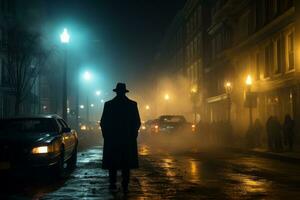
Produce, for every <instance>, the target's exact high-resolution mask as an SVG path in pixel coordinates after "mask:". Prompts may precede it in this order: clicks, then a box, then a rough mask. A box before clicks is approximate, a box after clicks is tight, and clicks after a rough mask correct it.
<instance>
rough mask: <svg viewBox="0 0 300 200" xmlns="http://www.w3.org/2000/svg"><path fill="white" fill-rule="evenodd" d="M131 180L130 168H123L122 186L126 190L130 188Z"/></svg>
mask: <svg viewBox="0 0 300 200" xmlns="http://www.w3.org/2000/svg"><path fill="white" fill-rule="evenodd" d="M129 180H130V169H122V187H123V190H124V191H125V192H127V190H128V184H129Z"/></svg>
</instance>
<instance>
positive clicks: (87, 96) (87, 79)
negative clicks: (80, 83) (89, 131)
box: [83, 71, 92, 123]
mask: <svg viewBox="0 0 300 200" xmlns="http://www.w3.org/2000/svg"><path fill="white" fill-rule="evenodd" d="M83 79H84V80H85V81H86V82H90V81H91V79H92V74H91V73H90V72H89V71H86V72H84V74H83ZM86 121H87V123H89V122H90V105H89V92H87V95H86Z"/></svg>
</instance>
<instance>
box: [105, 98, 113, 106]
mask: <svg viewBox="0 0 300 200" xmlns="http://www.w3.org/2000/svg"><path fill="white" fill-rule="evenodd" d="M112 103H113V99H112V100H109V101H106V102H105V103H104V105H106V106H107V105H111V104H112Z"/></svg>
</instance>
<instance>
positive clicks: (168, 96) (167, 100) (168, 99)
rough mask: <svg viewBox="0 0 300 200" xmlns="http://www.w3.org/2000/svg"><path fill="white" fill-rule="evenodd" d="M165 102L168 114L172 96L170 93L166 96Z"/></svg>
mask: <svg viewBox="0 0 300 200" xmlns="http://www.w3.org/2000/svg"><path fill="white" fill-rule="evenodd" d="M164 100H165V102H166V112H167V113H168V112H169V106H168V104H169V101H170V95H169V94H168V93H166V94H165V96H164ZM168 114H169V113H168Z"/></svg>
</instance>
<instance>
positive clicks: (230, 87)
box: [225, 81, 232, 123]
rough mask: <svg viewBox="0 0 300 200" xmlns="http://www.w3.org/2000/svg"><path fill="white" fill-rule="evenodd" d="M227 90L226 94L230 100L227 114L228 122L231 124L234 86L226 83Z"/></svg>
mask: <svg viewBox="0 0 300 200" xmlns="http://www.w3.org/2000/svg"><path fill="white" fill-rule="evenodd" d="M225 90H226V94H227V100H228V113H227V115H228V116H227V120H228V122H229V123H230V121H231V120H230V118H231V117H230V114H231V90H232V84H231V82H229V81H227V82H226V83H225Z"/></svg>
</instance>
